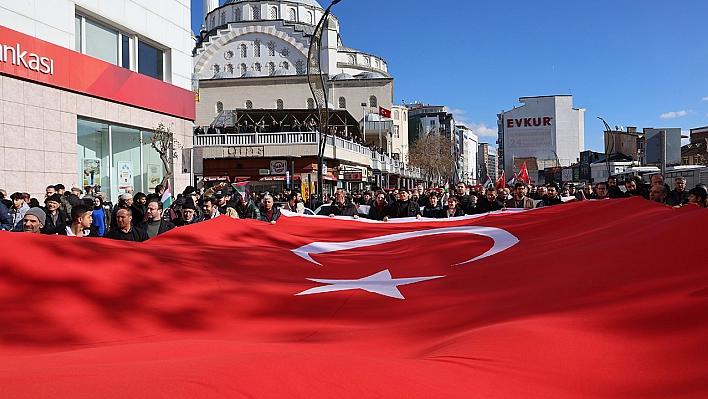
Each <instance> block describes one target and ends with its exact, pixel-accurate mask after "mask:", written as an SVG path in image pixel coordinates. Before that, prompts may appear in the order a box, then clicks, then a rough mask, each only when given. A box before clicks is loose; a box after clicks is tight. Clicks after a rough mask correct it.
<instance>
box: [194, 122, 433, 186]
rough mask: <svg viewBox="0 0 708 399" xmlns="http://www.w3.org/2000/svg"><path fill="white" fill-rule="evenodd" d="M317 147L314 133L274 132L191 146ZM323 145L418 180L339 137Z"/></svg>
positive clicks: (416, 174) (218, 137)
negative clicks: (365, 158)
mask: <svg viewBox="0 0 708 399" xmlns="http://www.w3.org/2000/svg"><path fill="white" fill-rule="evenodd" d="M294 144H317V132H278V133H238V134H209V135H198V136H194V147H222V146H250V145H294ZM326 144H327V145H328V146H331V147H336V148H341V149H345V150H347V151H351V152H354V153H358V154H362V155H364V156H366V157H367V158H369V159H371V162H370V164H369V166H370V167H371V169H374V170H380V171H382V172H385V173H395V174H398V175H402V176H405V177H410V178H417V179H420V178H422V174H421V173H420V171H418V170H406V168H405V164H404V163H403V162H401V161H396V160H395V159H393V158H391V157H390V156H388V155H386V154H379V153H378V152H375V151H371V149H369V147H366V146H363V145H361V144H358V143H355V142H353V141H349V140H345V139H342V138H340V137H334V136H327V138H326Z"/></svg>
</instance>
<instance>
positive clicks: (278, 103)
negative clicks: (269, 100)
mask: <svg viewBox="0 0 708 399" xmlns="http://www.w3.org/2000/svg"><path fill="white" fill-rule="evenodd" d="M275 108H277V109H283V100H281V99H277V100H275Z"/></svg>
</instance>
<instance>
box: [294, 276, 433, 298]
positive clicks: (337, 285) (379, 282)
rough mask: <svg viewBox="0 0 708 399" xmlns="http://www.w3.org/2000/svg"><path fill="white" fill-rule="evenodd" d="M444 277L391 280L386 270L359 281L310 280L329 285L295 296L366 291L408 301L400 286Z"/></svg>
mask: <svg viewBox="0 0 708 399" xmlns="http://www.w3.org/2000/svg"><path fill="white" fill-rule="evenodd" d="M442 277H445V276H429V277H410V278H391V272H389V271H388V269H386V270H383V271H380V272H378V273H376V274H372V275H371V276H368V277H363V278H360V279H357V280H323V279H316V278H308V280H310V281H314V282H316V283H321V284H327V285H324V286H321V287H315V288H310V289H309V290H305V291H303V292H300V293H298V294H295V295H310V294H320V293H323V292H333V291H345V290H364V291H368V292H371V293H374V294H379V295H384V296H388V297H391V298H398V299H406V298H404V297H403V295H402V294H401V291H399V290H398V286H399V285H406V284H413V283H419V282H421V281H426V280H433V279H436V278H442Z"/></svg>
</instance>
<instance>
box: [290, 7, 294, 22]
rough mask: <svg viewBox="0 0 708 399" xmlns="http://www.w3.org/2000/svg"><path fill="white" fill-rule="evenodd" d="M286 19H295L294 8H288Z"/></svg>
mask: <svg viewBox="0 0 708 399" xmlns="http://www.w3.org/2000/svg"><path fill="white" fill-rule="evenodd" d="M288 21H295V9H294V8H291V9H289V10H288Z"/></svg>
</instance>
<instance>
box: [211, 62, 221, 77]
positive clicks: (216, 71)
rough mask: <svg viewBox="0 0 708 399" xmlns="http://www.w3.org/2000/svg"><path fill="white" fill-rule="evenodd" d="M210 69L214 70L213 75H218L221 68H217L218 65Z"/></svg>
mask: <svg viewBox="0 0 708 399" xmlns="http://www.w3.org/2000/svg"><path fill="white" fill-rule="evenodd" d="M211 69H213V70H214V75H216V74H217V73H219V71H221V67H220V66H219V64H214V65H212V66H211Z"/></svg>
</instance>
